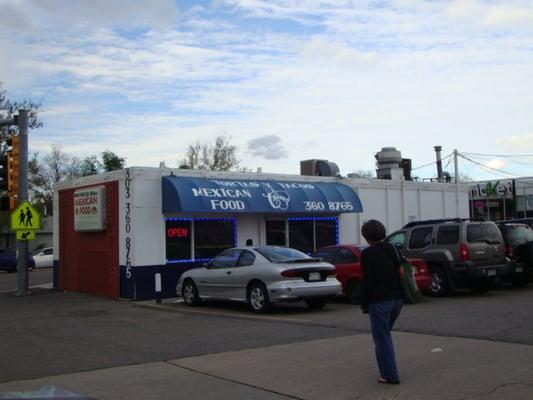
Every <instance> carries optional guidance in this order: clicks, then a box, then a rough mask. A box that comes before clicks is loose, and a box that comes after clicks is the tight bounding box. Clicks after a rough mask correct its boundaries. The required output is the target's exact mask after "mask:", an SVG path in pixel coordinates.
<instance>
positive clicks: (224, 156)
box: [179, 135, 245, 171]
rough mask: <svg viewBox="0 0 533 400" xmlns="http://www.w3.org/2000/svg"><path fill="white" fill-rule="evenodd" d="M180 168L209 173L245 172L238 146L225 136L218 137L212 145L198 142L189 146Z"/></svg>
mask: <svg viewBox="0 0 533 400" xmlns="http://www.w3.org/2000/svg"><path fill="white" fill-rule="evenodd" d="M179 167H180V168H182V169H201V170H209V171H229V170H235V169H239V170H245V169H244V168H242V167H241V166H240V162H239V160H238V158H237V146H235V145H233V144H231V138H230V137H227V136H224V135H219V136H217V137H216V138H215V140H214V142H212V143H200V141H197V142H196V143H194V144H191V145H189V147H188V148H187V151H186V152H185V157H184V158H183V160H182V161H181V162H180V166H179Z"/></svg>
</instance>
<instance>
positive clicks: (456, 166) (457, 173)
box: [453, 149, 459, 183]
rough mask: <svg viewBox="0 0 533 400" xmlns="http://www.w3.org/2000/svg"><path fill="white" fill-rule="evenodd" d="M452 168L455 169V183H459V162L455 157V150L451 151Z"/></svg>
mask: <svg viewBox="0 0 533 400" xmlns="http://www.w3.org/2000/svg"><path fill="white" fill-rule="evenodd" d="M453 166H454V169H455V183H458V182H459V160H458V157H457V149H454V150H453Z"/></svg>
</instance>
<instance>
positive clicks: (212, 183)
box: [162, 175, 363, 214]
mask: <svg viewBox="0 0 533 400" xmlns="http://www.w3.org/2000/svg"><path fill="white" fill-rule="evenodd" d="M162 210H163V213H183V212H229V213H320V214H322V213H333V214H338V213H354V212H361V211H363V207H362V206H361V201H360V200H359V196H358V195H357V193H355V191H354V190H353V189H352V188H351V187H349V186H347V185H343V184H341V183H336V182H285V181H273V180H259V179H257V180H240V179H216V178H192V177H183V176H174V175H171V176H164V177H163V204H162Z"/></svg>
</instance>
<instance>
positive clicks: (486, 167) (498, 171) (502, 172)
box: [457, 153, 519, 177]
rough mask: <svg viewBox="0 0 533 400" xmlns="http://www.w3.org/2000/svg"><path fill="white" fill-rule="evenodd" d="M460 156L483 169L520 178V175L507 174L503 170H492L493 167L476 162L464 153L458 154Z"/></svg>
mask: <svg viewBox="0 0 533 400" xmlns="http://www.w3.org/2000/svg"><path fill="white" fill-rule="evenodd" d="M457 155H458V156H460V157H461V158H464V159H465V160H467V161H470V162H472V163H474V164H477V165H479V166H480V167H481V168H483V169H488V170H491V171H494V172H497V173H499V174H502V175H512V176H516V177H519V175H517V174H513V173H512V172H507V171H504V170H501V169H496V168H492V167H489V166H487V165H483V164H481V163H480V162H477V161H475V160H472V159H471V158H468V157H466V156H465V155H464V153H457Z"/></svg>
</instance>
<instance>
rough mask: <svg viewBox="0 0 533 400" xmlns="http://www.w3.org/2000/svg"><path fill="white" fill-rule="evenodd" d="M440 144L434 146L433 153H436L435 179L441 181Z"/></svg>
mask: <svg viewBox="0 0 533 400" xmlns="http://www.w3.org/2000/svg"><path fill="white" fill-rule="evenodd" d="M441 150H442V146H435V153H437V181H438V182H442V160H441V158H440V152H441Z"/></svg>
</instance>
